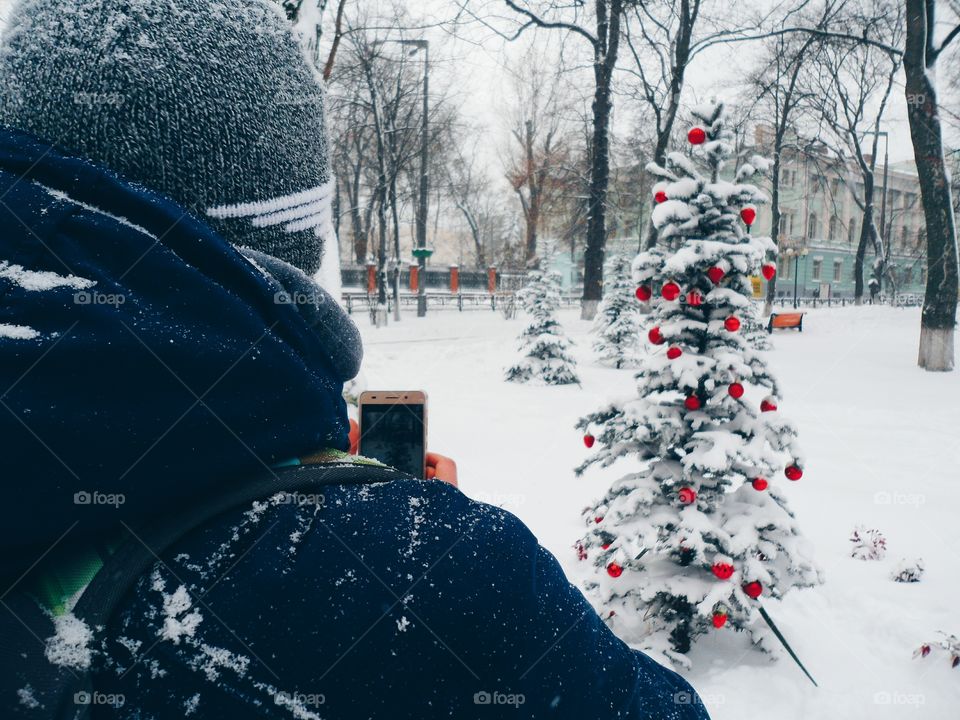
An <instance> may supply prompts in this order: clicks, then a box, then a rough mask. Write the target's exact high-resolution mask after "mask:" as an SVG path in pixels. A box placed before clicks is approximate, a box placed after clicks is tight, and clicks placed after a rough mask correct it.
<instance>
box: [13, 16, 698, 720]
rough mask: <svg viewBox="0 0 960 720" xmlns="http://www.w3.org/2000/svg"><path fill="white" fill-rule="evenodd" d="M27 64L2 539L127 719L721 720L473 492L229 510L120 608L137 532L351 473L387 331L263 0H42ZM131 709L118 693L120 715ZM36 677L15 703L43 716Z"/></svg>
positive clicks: (320, 131) (305, 75)
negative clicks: (338, 270)
mask: <svg viewBox="0 0 960 720" xmlns="http://www.w3.org/2000/svg"><path fill="white" fill-rule="evenodd" d="M0 76H2V77H3V81H4V88H3V91H2V93H0V296H2V298H3V302H2V304H0V404H2V405H3V408H2V409H0V438H2V450H0V461H2V465H3V472H2V483H3V491H4V502H3V503H2V504H0V551H2V556H3V558H4V560H3V567H2V573H0V575H2V578H3V588H4V594H6V593H7V592H10V590H11V589H14V588H18V587H20V584H21V583H24V582H30V583H34V584H35V586H36V587H35V594H36V597H37V598H38V601H41V602H43V603H44V607H45V608H46V611H47V612H49V613H50V616H51V617H52V618H53V621H54V623H55V627H56V632H55V634H54V635H52V636H51V637H50V638H38V640H40V641H42V642H43V643H44V651H45V657H46V658H47V660H48V661H49V662H50V663H51V664H54V665H56V666H58V667H66V668H68V669H71V671H76V672H85V673H90V674H92V676H93V678H94V685H93V687H94V691H95V692H94V693H93V694H92V695H87V696H85V698H84V699H83V700H78V701H77V702H84V703H85V704H87V705H92V707H91V708H88V709H91V710H92V712H93V714H94V716H96V717H104V718H130V719H131V720H133V719H135V718H136V719H139V720H146V719H147V718H173V717H190V716H194V717H199V718H205V719H213V718H230V719H231V720H242V719H243V718H262V717H267V718H297V719H304V718H308V719H309V718H488V717H490V718H496V717H505V718H523V717H529V718H546V717H556V718H578V719H582V718H651V719H653V718H657V719H660V720H671V719H676V720H686V719H693V718H706V712H705V711H704V709H703V706H702V703H700V701H699V699H698V698H697V696H696V694H695V693H694V691H693V690H692V689H691V687H690V686H689V685H688V684H687V683H686V682H685V681H684V680H683V679H682V678H681V677H680V676H678V675H677V674H675V673H674V672H672V671H670V670H668V669H666V668H664V667H663V666H661V665H660V664H658V663H656V662H654V661H653V660H652V659H650V658H648V657H647V656H645V655H644V654H642V653H640V652H637V651H634V650H631V649H630V648H629V647H627V646H626V645H625V644H624V643H623V642H621V641H620V640H619V639H617V638H616V637H615V636H614V635H613V634H612V633H611V631H610V630H609V629H608V628H607V627H606V625H605V624H604V623H603V622H602V620H601V619H600V618H599V617H598V616H597V614H596V613H595V612H594V610H593V609H592V608H591V607H590V605H589V604H588V603H587V602H586V601H585V599H584V598H583V596H582V595H581V594H580V592H578V591H577V590H576V589H575V588H574V587H573V586H571V584H570V583H569V582H568V580H567V579H566V577H565V576H564V574H563V571H562V570H561V568H560V566H559V565H558V563H557V561H556V560H555V559H554V558H553V557H552V556H551V555H550V553H548V552H547V551H546V550H544V549H543V548H542V547H540V546H539V544H538V543H537V540H536V538H535V537H534V536H533V535H532V533H531V532H530V531H529V530H528V529H527V528H526V527H525V526H524V525H523V523H521V522H520V521H519V520H518V519H517V518H515V517H514V516H513V515H511V514H510V513H508V512H506V511H503V510H501V509H498V508H495V507H491V506H489V505H486V504H483V503H479V502H475V501H472V500H470V499H469V498H467V497H466V496H464V495H463V494H462V493H461V492H460V491H459V490H458V489H457V488H456V487H454V485H453V484H451V483H450V482H441V481H439V480H443V479H447V480H452V479H453V478H452V477H450V474H451V472H452V470H451V467H450V464H449V463H447V464H445V463H444V462H443V459H442V458H441V459H439V461H437V467H435V468H434V470H433V471H432V474H435V475H436V476H437V477H438V478H439V480H438V479H432V480H416V479H396V480H393V481H391V482H383V483H377V484H350V485H335V486H330V487H326V488H324V492H323V494H322V496H320V497H315V498H312V499H311V501H309V502H288V501H284V500H283V498H282V497H281V496H279V495H278V496H269V497H264V498H262V499H260V500H257V501H256V502H253V503H246V504H245V505H244V506H243V507H239V508H237V509H234V510H227V511H225V512H223V513H222V514H221V515H219V516H218V517H216V518H215V519H213V520H210V521H208V522H206V523H204V524H203V525H202V526H201V527H199V528H197V529H195V530H193V531H192V532H189V533H188V534H186V535H185V536H184V537H182V538H181V539H180V540H179V541H178V542H177V543H176V544H175V545H174V546H173V547H172V548H171V549H169V550H166V551H164V552H162V553H160V554H158V555H157V557H156V563H155V564H154V566H153V567H152V568H151V569H150V571H149V572H147V573H144V574H143V575H142V576H141V577H140V579H139V580H138V581H137V582H136V583H135V585H134V586H133V587H132V588H131V589H130V591H129V592H128V593H127V594H126V595H125V596H124V597H123V599H122V601H121V602H120V604H119V606H118V608H117V610H116V612H115V613H114V615H113V617H112V618H111V620H110V622H109V623H108V624H106V625H104V626H99V627H89V626H86V625H85V624H84V623H83V621H82V619H78V618H77V617H76V616H74V615H73V614H72V608H73V604H74V603H75V602H76V599H77V598H78V597H80V596H82V593H83V592H84V589H85V587H86V586H87V584H88V583H89V581H90V578H91V577H92V576H93V575H94V574H95V573H96V572H97V569H98V568H100V567H103V563H104V562H106V561H107V560H108V559H109V557H110V554H111V552H112V551H113V548H115V547H116V543H117V541H118V539H119V538H120V537H121V536H123V535H124V534H125V533H133V532H134V531H133V530H132V528H134V527H139V523H141V522H143V521H144V520H146V519H151V518H161V517H165V516H170V517H172V516H176V514H177V513H178V512H182V511H183V509H184V508H188V507H190V506H191V504H192V503H194V502H197V501H198V500H199V499H201V498H205V497H210V496H211V495H216V494H217V493H221V492H227V491H230V490H232V489H234V488H235V487H236V486H237V484H239V483H242V482H244V478H248V477H251V476H255V475H257V474H263V472H265V471H268V470H269V469H270V468H276V467H279V466H281V465H284V464H291V463H302V464H308V463H325V462H331V461H336V462H343V461H344V456H345V451H347V449H348V448H349V445H350V440H349V426H348V419H347V412H346V406H345V403H344V400H343V398H342V388H343V383H344V382H345V381H347V380H349V379H350V378H352V377H354V376H355V375H356V373H357V371H358V369H359V366H360V360H361V356H362V350H361V346H360V340H359V335H358V333H357V330H356V328H355V327H354V326H353V324H352V323H351V321H350V320H349V318H348V317H347V316H346V314H345V313H344V312H343V310H342V309H341V308H340V307H339V305H338V304H337V303H336V302H335V301H334V300H333V299H332V298H331V297H330V296H329V295H327V294H326V293H325V291H324V290H323V289H322V288H320V287H319V286H318V285H317V284H316V283H315V282H314V281H313V280H312V279H311V276H313V275H314V274H315V273H316V272H317V271H318V269H319V267H320V261H321V256H322V250H323V244H324V239H325V238H326V237H329V235H330V233H331V232H332V227H331V217H330V199H331V194H332V189H331V188H332V177H331V174H330V163H329V154H328V149H327V145H326V140H325V134H324V119H323V96H322V91H321V87H320V84H319V82H318V79H317V77H316V75H315V73H314V71H313V69H312V68H311V67H310V65H309V63H308V62H307V61H306V60H305V59H304V56H303V55H302V53H301V50H300V48H299V46H298V44H297V41H296V39H295V38H294V37H293V36H292V34H291V32H290V30H289V29H288V26H287V23H286V20H285V18H284V17H283V14H282V11H280V10H279V9H278V8H277V7H275V6H274V5H273V4H272V3H269V2H266V1H265V0H217V1H215V2H214V1H211V0H129V1H128V2H116V0H73V2H70V3H50V2H48V1H47V0H22V1H21V2H19V3H18V4H17V5H16V6H15V7H14V8H13V10H12V11H11V14H10V18H9V25H8V27H7V29H6V32H5V35H4V38H3V41H2V46H0ZM104 698H106V700H105V701H103V702H101V700H102V699H104ZM39 706H40V703H39V702H38V701H37V700H36V698H35V696H34V694H33V686H32V685H31V678H29V677H28V678H23V679H22V684H21V685H20V686H19V687H17V688H16V692H15V694H11V695H9V696H4V697H3V698H0V714H2V715H3V717H18V716H20V715H21V714H22V715H23V716H25V717H26V716H30V717H38V716H42V715H36V714H34V715H30V714H29V713H31V712H33V713H38V712H40V713H42V711H43V708H42V707H39Z"/></svg>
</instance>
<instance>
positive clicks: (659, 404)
mask: <svg viewBox="0 0 960 720" xmlns="http://www.w3.org/2000/svg"><path fill="white" fill-rule="evenodd" d="M695 115H696V117H697V118H698V119H699V120H701V121H702V122H703V126H702V127H697V128H694V129H692V130H691V131H690V134H689V139H690V141H691V143H692V144H693V145H695V146H699V149H698V150H696V151H695V152H696V155H699V157H700V161H701V162H699V163H695V162H694V161H693V160H691V158H689V157H687V156H685V155H683V154H681V153H677V152H674V153H671V154H670V155H669V156H668V157H667V161H666V167H660V166H657V165H651V166H649V167H648V169H649V170H650V171H651V172H652V173H653V174H655V175H656V176H658V177H659V178H660V181H659V182H658V183H657V185H656V186H655V188H654V191H655V193H656V194H657V195H656V198H657V202H658V207H657V208H656V210H655V211H654V222H655V224H656V227H657V230H658V232H659V238H660V244H659V245H658V246H657V247H656V248H654V249H653V250H651V251H648V252H645V253H643V254H641V255H640V256H639V257H638V258H637V260H636V261H635V262H634V279H635V280H636V281H638V282H639V287H638V289H637V297H638V298H640V299H641V300H644V299H647V298H651V296H655V297H653V299H652V313H651V316H650V324H651V325H652V327H651V328H650V330H649V332H648V339H649V341H650V343H651V345H652V346H653V348H654V350H655V351H654V352H651V353H650V354H649V355H647V356H646V357H645V359H644V360H643V362H642V365H641V368H640V370H639V372H638V373H637V376H636V377H637V389H638V395H637V397H635V398H629V399H626V400H625V401H623V402H619V403H615V404H612V405H610V406H608V407H605V408H603V409H601V410H600V411H598V412H595V413H593V414H591V415H588V416H586V417H584V418H582V419H581V420H580V422H579V423H578V425H577V427H578V428H580V429H582V430H583V431H584V432H585V441H586V444H587V445H588V446H593V445H594V444H596V448H595V452H594V454H593V455H592V456H591V457H590V458H589V459H588V460H587V461H586V462H584V463H583V464H582V465H581V466H580V467H579V468H578V469H577V472H578V474H580V473H583V472H584V471H585V470H586V469H587V468H588V467H591V466H594V465H597V466H600V467H607V466H609V465H611V464H613V463H614V462H615V461H617V460H619V459H621V458H627V457H630V458H632V459H635V460H638V461H640V469H639V470H638V471H636V472H631V473H630V474H627V475H625V476H623V477H621V478H620V479H619V480H617V481H615V482H614V483H613V485H612V486H611V487H610V489H609V491H608V492H607V493H606V494H605V495H604V496H603V498H602V499H600V501H599V502H597V503H596V504H595V505H594V506H592V507H590V508H588V509H587V510H586V511H585V519H586V522H587V524H588V527H589V529H588V531H587V533H586V535H585V536H584V537H583V538H582V539H581V541H580V542H579V543H578V550H579V552H580V556H581V558H586V559H588V560H589V561H591V562H592V568H591V570H592V571H593V573H592V575H591V577H590V579H589V580H588V581H587V583H586V590H587V594H588V596H589V597H590V598H591V600H592V602H593V603H594V604H595V605H596V606H597V608H598V610H599V611H600V613H601V615H602V616H603V617H604V618H606V619H607V622H608V623H609V624H610V625H611V626H612V628H613V629H614V631H615V632H616V633H617V634H618V635H619V636H620V637H621V638H623V639H624V640H626V641H627V642H629V643H630V644H632V645H634V646H636V647H642V648H645V649H648V650H652V651H659V652H662V653H663V654H664V655H666V656H667V657H668V658H670V659H671V660H672V661H673V662H675V663H676V664H678V665H681V666H689V659H688V657H687V655H686V653H687V652H688V651H689V650H690V648H691V646H692V644H693V643H694V642H695V641H696V639H697V638H698V637H699V636H702V635H704V634H705V633H708V632H729V631H730V628H733V629H734V630H739V631H746V632H747V633H749V636H750V639H751V640H752V641H753V643H754V644H755V645H756V646H758V647H760V648H762V649H763V650H765V651H769V650H770V649H771V645H770V642H771V638H772V634H771V633H769V631H767V630H766V629H765V628H764V627H763V626H762V621H761V620H760V619H759V611H758V607H759V600H760V598H761V597H771V598H780V597H782V596H783V595H784V594H785V593H786V592H787V591H788V590H790V589H791V588H794V587H805V586H811V585H814V584H817V583H819V582H820V574H819V571H818V569H817V568H816V566H815V565H814V564H813V562H812V561H811V560H810V559H809V556H808V554H807V552H806V548H805V543H804V542H803V539H802V537H801V534H800V530H799V527H798V525H797V523H796V522H795V520H794V515H793V513H792V512H791V511H790V509H789V507H788V504H787V501H786V497H785V496H784V494H783V492H782V486H783V484H784V483H783V482H782V480H783V478H784V477H785V478H786V479H787V480H799V479H800V477H801V476H802V474H803V470H802V468H803V466H804V458H803V456H802V454H801V452H800V450H799V449H798V447H797V446H796V444H795V437H796V434H797V433H796V430H795V428H794V426H793V425H792V424H791V423H790V422H789V421H788V420H786V419H785V418H784V417H783V416H782V415H781V414H780V413H779V412H778V411H777V404H778V402H779V401H778V399H777V398H778V397H779V395H780V392H779V388H778V387H777V383H776V380H775V379H774V377H773V375H772V374H771V373H770V372H769V370H768V369H767V366H766V363H765V362H764V360H763V358H762V356H761V355H760V354H759V353H758V352H756V351H755V350H754V349H753V348H752V347H750V345H749V343H747V342H746V341H745V340H744V337H743V334H742V333H741V332H739V330H740V325H741V320H740V318H741V317H743V314H744V310H745V308H747V306H748V304H749V303H750V302H751V299H750V296H751V287H750V281H749V276H750V275H751V274H752V273H755V272H757V271H758V270H759V269H760V266H761V263H764V262H765V261H768V257H769V256H771V255H772V253H773V252H774V246H773V243H772V242H771V241H770V240H769V239H768V238H762V237H757V236H751V235H750V234H748V233H747V232H745V231H744V225H745V224H749V222H752V220H753V218H754V217H755V210H754V209H753V207H751V206H752V205H753V204H756V203H760V202H763V201H764V200H765V197H764V196H763V194H762V193H761V192H760V190H759V189H758V188H757V187H755V186H754V185H751V184H747V183H746V182H745V181H746V180H747V179H748V178H749V177H750V176H752V175H753V174H754V173H755V169H756V167H759V166H760V163H762V159H757V160H756V161H751V164H748V165H745V166H743V167H741V168H740V170H739V171H738V172H737V173H736V175H735V177H734V180H733V182H729V181H724V180H721V179H719V178H720V169H721V167H722V165H723V161H724V158H725V157H727V155H728V153H729V152H730V144H729V141H728V137H727V131H726V129H725V126H724V112H723V106H722V105H721V104H711V105H708V106H706V107H703V108H700V109H698V110H697V111H696V113H695ZM698 165H702V166H703V167H704V168H705V171H704V172H701V170H700V169H698ZM769 271H770V268H767V272H769ZM764 396H765V397H764ZM760 398H763V400H762V401H761V402H758V400H760ZM724 627H726V628H727V629H726V630H720V628H724ZM774 642H775V641H774Z"/></svg>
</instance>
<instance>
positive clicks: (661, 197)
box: [653, 190, 667, 205]
mask: <svg viewBox="0 0 960 720" xmlns="http://www.w3.org/2000/svg"><path fill="white" fill-rule="evenodd" d="M653 199H654V201H655V202H656V203H657V204H658V205H659V204H660V203H662V202H666V201H667V194H666V193H665V192H664V191H663V190H657V194H656V195H654V196H653Z"/></svg>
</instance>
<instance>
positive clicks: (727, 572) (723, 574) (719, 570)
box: [710, 562, 733, 580]
mask: <svg viewBox="0 0 960 720" xmlns="http://www.w3.org/2000/svg"><path fill="white" fill-rule="evenodd" d="M710 569H711V570H712V571H713V574H714V575H716V576H717V577H718V578H720V579H721V580H729V579H730V577H731V576H732V575H733V565H731V564H730V563H720V562H718V563H714V564H713V567H711V568H710Z"/></svg>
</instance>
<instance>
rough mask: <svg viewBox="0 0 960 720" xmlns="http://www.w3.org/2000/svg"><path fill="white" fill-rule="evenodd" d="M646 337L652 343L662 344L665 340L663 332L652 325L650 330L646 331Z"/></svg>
mask: <svg viewBox="0 0 960 720" xmlns="http://www.w3.org/2000/svg"><path fill="white" fill-rule="evenodd" d="M647 338H648V339H649V340H650V342H652V343H653V344H654V345H663V343H665V342H666V338H664V337H663V333H661V332H660V328H658V327H652V328H650V332H648V333H647Z"/></svg>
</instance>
